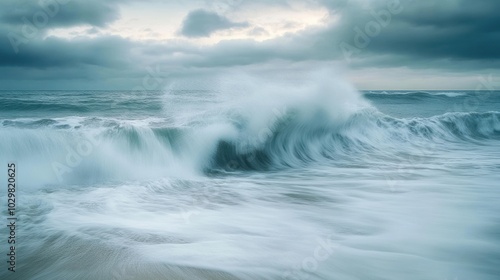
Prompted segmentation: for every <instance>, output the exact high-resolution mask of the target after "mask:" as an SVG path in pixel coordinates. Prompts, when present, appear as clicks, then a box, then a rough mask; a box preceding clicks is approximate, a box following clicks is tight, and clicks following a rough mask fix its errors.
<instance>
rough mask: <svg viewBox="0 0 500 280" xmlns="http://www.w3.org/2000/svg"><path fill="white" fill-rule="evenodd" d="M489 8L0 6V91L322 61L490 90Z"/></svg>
mask: <svg viewBox="0 0 500 280" xmlns="http://www.w3.org/2000/svg"><path fill="white" fill-rule="evenodd" d="M499 12H500V1H499V0H475V1H472V0H413V1H411V0H400V1H398V0H301V1H294V0H276V1H264V0H225V1H209V0H192V1H191V0H182V1H181V0H146V1H144V0H142V1H140V0H45V1H44V0H41V1H39V0H2V1H1V2H0V38H1V39H0V89H124V90H125V89H134V88H136V87H137V86H138V85H139V86H141V85H142V86H144V81H145V80H147V79H148V77H149V78H153V79H155V80H156V81H165V80H168V79H172V78H173V77H175V76H176V75H186V74H187V73H192V72H200V71H201V72H203V71H218V70H221V69H224V70H228V69H229V70H231V69H243V70H245V71H281V72H283V71H284V72H286V71H287V69H292V68H293V69H303V70H305V71H307V70H309V69H314V68H318V67H324V66H329V67H333V68H335V69H337V70H338V73H340V74H341V75H343V76H345V77H346V78H347V79H349V80H351V81H352V82H353V83H354V84H355V85H356V86H357V87H358V88H360V89H475V88H477V87H478V85H480V84H481V82H480V81H481V80H483V81H484V80H485V79H486V80H488V79H489V80H493V83H494V85H495V86H497V87H499V88H500V83H498V82H497V81H500V16H499V15H498V13H499ZM156 86H157V83H155V82H154V81H148V82H147V86H146V87H147V88H148V89H150V88H151V89H160V88H155V87H156Z"/></svg>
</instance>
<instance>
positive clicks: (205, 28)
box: [180, 9, 248, 37]
mask: <svg viewBox="0 0 500 280" xmlns="http://www.w3.org/2000/svg"><path fill="white" fill-rule="evenodd" d="M247 26H248V23H246V22H233V21H230V20H229V19H227V18H225V17H223V16H220V15H218V14H217V13H214V12H210V11H205V10H201V9H200V10H195V11H191V12H190V13H189V14H188V15H187V16H186V18H184V21H183V22H182V27H181V30H180V33H181V34H182V35H184V36H186V37H209V36H210V35H211V34H212V33H214V32H216V31H219V30H224V29H231V28H235V27H247Z"/></svg>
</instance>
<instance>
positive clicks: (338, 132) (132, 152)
mask: <svg viewBox="0 0 500 280" xmlns="http://www.w3.org/2000/svg"><path fill="white" fill-rule="evenodd" d="M4 123H5V121H4ZM34 123H38V124H42V125H49V124H50V125H53V121H49V120H45V119H41V120H39V121H38V122H37V121H35V122H34ZM100 123H101V124H102V125H104V127H96V126H95V124H93V125H92V126H88V127H85V128H83V129H80V130H67V129H57V128H43V129H40V128H39V127H36V126H30V127H25V126H24V125H21V126H19V127H14V126H9V125H8V126H7V127H6V128H5V129H3V130H2V132H1V133H0V139H1V144H0V151H1V152H2V154H4V155H6V156H7V157H8V158H14V159H16V160H19V161H25V163H23V166H24V167H25V168H26V169H30V168H31V169H33V172H32V173H31V172H30V173H31V174H34V176H35V177H36V180H37V182H43V183H46V184H58V182H59V183H61V182H64V183H76V182H78V183H80V182H82V181H85V182H89V183H91V182H95V181H100V180H115V179H119V178H122V179H123V178H129V179H139V178H141V179H142V178H143V177H146V178H149V177H163V176H182V175H186V176H197V175H196V174H198V175H200V174H203V173H204V172H209V173H210V172H214V171H217V170H225V171H233V170H276V169H283V168H290V167H300V166H304V165H307V164H308V163H311V162H317V161H325V160H326V161H331V162H332V164H338V163H349V162H354V161H360V160H367V159H370V158H375V157H377V156H387V155H390V156H392V157H397V155H398V153H399V152H402V151H409V150H410V151H411V150H412V149H411V148H412V147H413V148H414V147H416V146H418V145H422V146H425V145H427V146H432V145H446V144H449V143H454V142H455V143H456V142H459V141H468V142H477V141H490V140H499V139H500V112H487V113H447V114H444V115H440V116H435V117H431V118H410V119H398V118H393V117H390V116H387V115H384V114H382V113H380V112H378V111H376V110H375V109H365V110H363V111H360V112H358V113H356V114H354V115H353V116H351V117H350V118H348V119H346V120H345V121H344V122H341V123H332V122H329V121H325V117H324V116H322V115H321V114H320V115H317V116H314V117H312V118H306V119H304V118H303V116H302V115H301V114H299V113H298V112H293V111H291V112H289V113H287V114H285V115H283V116H282V117H281V118H280V119H279V120H277V121H276V122H275V123H274V124H273V125H272V126H271V127H268V128H266V129H263V130H260V131H258V132H257V133H253V134H249V130H248V129H247V127H246V126H245V123H244V122H242V120H238V119H231V120H229V121H228V122H225V123H219V124H210V125H207V126H197V127H168V126H167V127H161V126H157V127H154V126H148V125H144V123H142V124H135V125H134V124H130V123H129V124H124V123H122V124H117V125H113V126H106V125H105V124H106V122H103V121H102V120H101V122H100ZM4 125H5V124H4ZM431 144H432V145H431ZM34 170H36V171H34ZM58 172H59V174H58ZM37 174H38V176H37ZM55 179H58V180H55Z"/></svg>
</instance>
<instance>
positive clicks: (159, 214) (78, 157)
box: [0, 70, 500, 280]
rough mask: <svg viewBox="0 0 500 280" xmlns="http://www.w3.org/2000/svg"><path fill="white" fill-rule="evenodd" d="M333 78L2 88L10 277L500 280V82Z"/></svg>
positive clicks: (240, 77) (236, 77)
mask: <svg viewBox="0 0 500 280" xmlns="http://www.w3.org/2000/svg"><path fill="white" fill-rule="evenodd" d="M332 77H333V75H332V73H331V72H329V71H327V70H322V71H317V72H314V73H309V74H307V75H302V76H299V77H294V78H293V79H282V78H276V77H255V76H248V75H245V74H241V73H240V74H238V73H236V74H234V73H233V74H228V73H224V74H213V75H207V76H203V77H184V78H177V79H175V80H173V81H172V83H171V84H169V86H168V87H167V89H165V90H164V91H157V92H132V91H130V92H127V91H73V92H65V91H40V92H21V91H3V92H0V154H1V155H2V158H1V159H2V162H3V163H2V164H4V165H6V163H7V162H10V161H14V162H16V165H17V166H18V169H19V171H18V178H19V179H18V181H19V187H18V192H19V203H18V207H19V210H18V211H19V221H18V223H19V224H20V227H19V230H18V234H19V238H18V239H19V243H20V244H19V249H18V250H19V257H18V258H19V263H18V272H16V277H20V278H17V279H442V280H448V279H453V280H454V279H497V278H498V275H500V269H499V268H498V263H500V242H499V240H500V224H499V218H498V215H497V214H498V211H499V210H500V206H499V205H498V199H500V189H499V185H498V182H500V172H499V171H500V149H499V140H500V112H499V111H500V110H499V109H500V92H467V91H464V92H456V91H455V92H452V91H440V92H417V91H415V92H403V91H399V92H396V91H393V92H391V91H389V92H387V91H376V92H358V91H357V90H355V89H354V88H353V87H352V86H351V85H349V84H348V83H347V82H345V81H342V80H340V79H336V78H332ZM5 176H6V175H5V174H2V175H1V176H0V179H1V180H2V181H6V177H5ZM1 195H2V201H6V199H5V193H2V194H1ZM3 211H4V210H2V215H6V213H5V212H3ZM1 234H2V235H3V236H7V233H6V230H5V229H4V228H2V230H1ZM0 273H1V274H0V275H2V279H4V275H6V276H5V277H12V276H11V275H9V274H5V271H2V272H0Z"/></svg>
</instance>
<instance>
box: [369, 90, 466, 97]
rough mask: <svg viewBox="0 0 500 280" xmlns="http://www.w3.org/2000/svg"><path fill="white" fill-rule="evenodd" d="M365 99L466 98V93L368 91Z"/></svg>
mask: <svg viewBox="0 0 500 280" xmlns="http://www.w3.org/2000/svg"><path fill="white" fill-rule="evenodd" d="M364 95H365V96H366V97H373V98H377V97H378V98H383V97H401V98H432V97H444V98H446V97H449V98H454V97H463V96H467V95H468V93H467V92H459V91H368V92H365V93H364Z"/></svg>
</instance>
